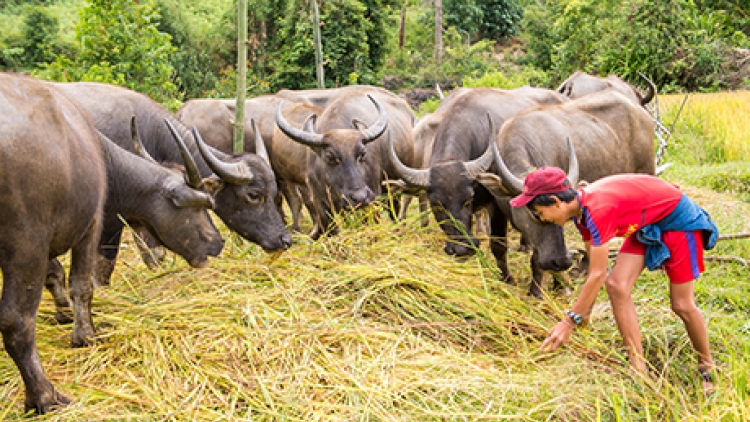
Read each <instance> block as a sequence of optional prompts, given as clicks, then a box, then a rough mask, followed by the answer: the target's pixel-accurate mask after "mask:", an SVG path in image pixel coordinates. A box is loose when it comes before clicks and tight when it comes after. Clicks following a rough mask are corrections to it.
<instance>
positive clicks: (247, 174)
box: [193, 126, 253, 185]
mask: <svg viewBox="0 0 750 422" xmlns="http://www.w3.org/2000/svg"><path fill="white" fill-rule="evenodd" d="M193 137H194V138H195V143H196V144H197V145H198V149H199V150H200V152H201V155H202V156H203V159H204V160H206V164H208V167H210V168H211V170H212V171H213V172H214V173H216V175H217V176H219V177H220V178H221V180H224V181H225V182H229V183H231V184H233V185H246V184H248V183H250V182H251V181H252V180H253V172H252V170H250V168H249V167H248V166H247V164H245V163H244V162H239V163H227V162H224V161H222V160H220V159H219V158H218V157H217V156H216V155H215V154H214V153H213V152H211V148H209V147H208V145H206V142H205V141H204V140H203V138H202V137H201V134H200V133H199V132H198V128H196V127H195V126H193Z"/></svg>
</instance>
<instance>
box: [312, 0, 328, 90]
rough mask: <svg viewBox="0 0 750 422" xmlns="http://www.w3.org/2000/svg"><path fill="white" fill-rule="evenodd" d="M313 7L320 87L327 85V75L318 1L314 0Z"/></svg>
mask: <svg viewBox="0 0 750 422" xmlns="http://www.w3.org/2000/svg"><path fill="white" fill-rule="evenodd" d="M312 9H313V37H314V38H315V74H316V75H317V76H318V88H320V89H323V88H325V87H326V82H325V75H324V73H323V48H322V46H321V40H320V13H319V12H318V1H317V0H312Z"/></svg>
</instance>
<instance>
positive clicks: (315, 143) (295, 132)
mask: <svg viewBox="0 0 750 422" xmlns="http://www.w3.org/2000/svg"><path fill="white" fill-rule="evenodd" d="M283 105H284V103H283V102H281V103H279V106H278V107H276V125H277V126H278V127H279V129H281V131H282V132H284V134H286V136H288V137H290V138H292V139H293V140H295V141H297V142H299V143H301V144H305V145H307V146H310V147H320V146H322V144H323V135H320V134H317V133H313V132H306V131H304V130H299V129H297V128H295V127H294V126H292V125H291V124H289V122H287V121H286V119H285V118H284V114H283V113H282V112H281V110H282V108H283Z"/></svg>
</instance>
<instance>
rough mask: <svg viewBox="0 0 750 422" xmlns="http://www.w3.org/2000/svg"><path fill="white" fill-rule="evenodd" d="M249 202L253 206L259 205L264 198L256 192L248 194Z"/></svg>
mask: <svg viewBox="0 0 750 422" xmlns="http://www.w3.org/2000/svg"><path fill="white" fill-rule="evenodd" d="M247 200H248V201H249V202H251V203H253V204H257V203H258V202H260V201H262V200H263V198H262V197H261V196H260V195H258V194H257V193H255V192H248V193H247Z"/></svg>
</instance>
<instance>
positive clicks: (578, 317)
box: [568, 311, 583, 325]
mask: <svg viewBox="0 0 750 422" xmlns="http://www.w3.org/2000/svg"><path fill="white" fill-rule="evenodd" d="M568 316H569V317H570V319H572V320H573V322H574V323H575V324H576V325H581V323H582V322H583V315H580V314H577V313H575V312H573V311H568Z"/></svg>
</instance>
